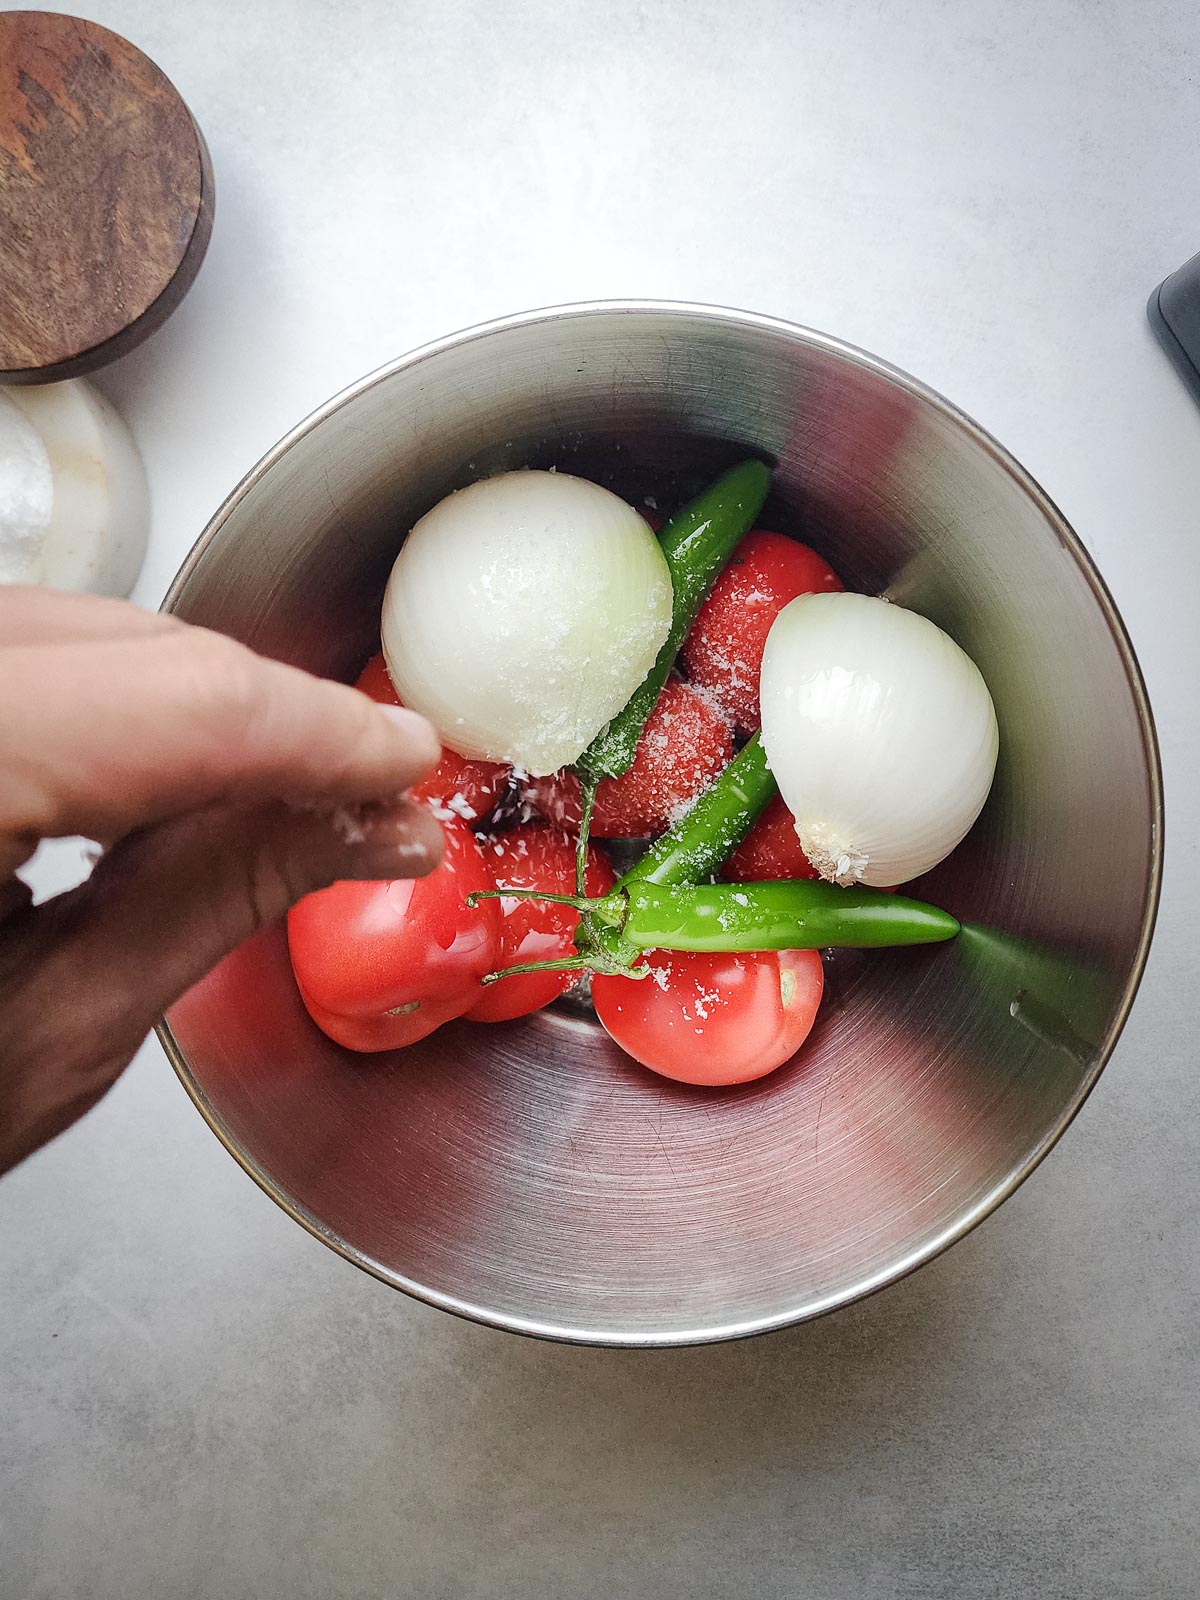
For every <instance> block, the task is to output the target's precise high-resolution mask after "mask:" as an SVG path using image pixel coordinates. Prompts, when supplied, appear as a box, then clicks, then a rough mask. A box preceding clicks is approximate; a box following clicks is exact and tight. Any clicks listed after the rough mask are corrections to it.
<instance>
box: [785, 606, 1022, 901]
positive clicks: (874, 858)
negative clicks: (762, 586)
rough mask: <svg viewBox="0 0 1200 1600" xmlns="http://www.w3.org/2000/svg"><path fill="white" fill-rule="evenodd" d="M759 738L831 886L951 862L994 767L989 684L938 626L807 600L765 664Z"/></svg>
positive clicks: (886, 879)
mask: <svg viewBox="0 0 1200 1600" xmlns="http://www.w3.org/2000/svg"><path fill="white" fill-rule="evenodd" d="M761 703H762V739H763V748H764V750H765V751H766V756H767V761H768V762H769V764H770V767H771V771H772V773H773V774H774V777H775V781H776V782H777V783H778V785H779V791H780V793H781V794H782V796H783V799H784V802H785V804H786V805H787V807H788V809H789V810H790V811H791V813H792V816H793V818H794V819H795V823H796V832H797V834H798V835H799V838H800V843H801V845H802V846H803V849H804V852H805V854H806V855H807V856H808V858H809V860H810V861H811V862H812V864H813V866H814V867H816V869H817V871H818V872H819V873H820V874H821V876H822V877H823V878H827V879H829V880H830V881H832V882H834V883H842V884H850V883H865V884H874V885H876V886H877V887H880V888H883V887H887V886H890V885H892V884H897V883H907V882H908V881H909V879H911V878H916V877H919V876H920V874H921V873H922V872H927V871H928V870H929V869H930V868H931V867H933V866H936V865H937V863H938V862H939V861H941V860H942V859H943V858H944V857H945V856H948V855H949V854H950V852H951V850H953V849H954V847H955V845H956V844H958V842H959V841H960V840H961V839H962V837H963V835H964V834H965V833H966V832H967V830H968V828H970V826H971V824H972V823H973V822H974V821H975V818H976V817H977V816H978V815H979V812H980V810H981V809H982V807H983V803H984V801H985V800H986V799H987V796H988V791H989V789H990V788H991V786H992V777H993V775H994V773H995V769H996V754H997V750H998V746H999V735H998V731H997V726H996V712H995V709H994V707H993V705H992V698H991V695H990V694H989V693H988V689H987V685H986V684H985V683H984V681H983V677H982V675H981V673H980V671H979V669H978V667H977V666H976V665H975V663H974V662H973V661H972V660H971V658H970V657H969V656H968V655H966V654H965V653H964V652H963V651H962V650H961V649H960V648H959V646H958V645H957V644H955V642H954V640H953V639H951V638H950V637H949V636H948V635H947V634H945V633H943V632H942V630H941V629H940V628H939V627H937V626H936V625H935V624H934V623H932V622H930V621H929V620H928V618H926V617H922V616H919V615H918V614H917V613H916V612H915V611H907V610H905V609H904V607H903V606H897V605H892V604H890V603H889V602H888V601H886V600H878V599H872V598H871V597H870V596H868V595H861V594H806V595H801V596H800V597H799V598H798V599H796V600H793V601H792V602H791V604H790V605H787V606H785V607H784V609H783V610H782V611H781V612H780V613H779V615H778V617H776V619H775V622H774V624H773V625H772V627H771V631H770V633H769V634H768V635H767V643H766V649H765V650H764V652H763V663H762V685H761Z"/></svg>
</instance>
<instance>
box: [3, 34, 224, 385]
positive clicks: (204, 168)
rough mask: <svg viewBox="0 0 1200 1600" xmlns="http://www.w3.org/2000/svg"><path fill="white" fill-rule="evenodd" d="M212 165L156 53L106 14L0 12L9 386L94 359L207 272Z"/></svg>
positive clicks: (97, 363) (109, 353) (71, 371)
mask: <svg viewBox="0 0 1200 1600" xmlns="http://www.w3.org/2000/svg"><path fill="white" fill-rule="evenodd" d="M212 216H213V176H212V166H211V163H210V162H209V158H208V150H207V149H206V147H205V144H204V139H203V137H202V135H201V133H200V130H199V128H197V126H196V124H195V123H194V122H193V121H192V117H191V113H190V112H189V111H188V108H187V106H186V105H184V103H183V101H182V100H181V99H180V97H179V95H178V93H177V92H176V90H175V89H174V87H173V86H172V84H171V83H170V82H169V81H168V80H167V78H165V77H164V76H163V74H162V73H161V72H160V71H159V69H158V68H157V67H156V66H155V65H154V63H153V61H150V60H148V59H147V57H146V56H144V55H143V54H142V53H141V51H140V50H136V49H135V48H134V47H133V45H131V44H130V43H129V42H128V40H126V39H122V38H121V37H120V35H119V34H115V33H110V32H109V30H108V29H107V28H101V27H100V26H99V25H98V24H97V23H94V22H84V21H82V20H81V19H80V18H78V17H66V16H61V15H59V14H57V13H54V12H42V11H6V12H0V384H2V383H52V382H56V381H57V380H58V379H60V378H75V377H78V376H79V375H80V374H81V373H85V372H92V371H94V370H95V369H96V368H97V367H101V366H104V365H105V363H106V362H109V361H112V360H115V358H116V357H117V356H120V355H124V354H125V352H126V351H128V350H132V349H133V347H134V346H135V345H137V344H140V343H141V341H142V340H143V339H144V338H146V337H147V335H148V334H151V333H153V332H154V330H155V329H156V328H158V327H160V326H161V325H162V323H164V322H165V321H166V319H167V318H168V317H169V316H170V314H171V312H172V311H174V309H175V307H176V306H177V305H178V304H179V302H180V301H181V300H182V299H183V297H184V295H185V294H186V293H187V291H188V289H189V287H190V286H191V283H192V280H193V279H194V278H195V276H196V273H197V272H198V271H199V270H200V263H201V261H203V259H204V252H205V250H206V249H207V248H208V240H209V235H210V234H211V232H212Z"/></svg>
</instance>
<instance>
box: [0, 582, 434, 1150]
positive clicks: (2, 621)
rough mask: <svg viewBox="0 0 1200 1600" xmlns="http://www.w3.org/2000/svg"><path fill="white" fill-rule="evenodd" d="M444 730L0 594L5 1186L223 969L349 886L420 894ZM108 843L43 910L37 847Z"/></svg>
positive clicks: (269, 668) (0, 1143)
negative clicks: (414, 789) (325, 891)
mask: <svg viewBox="0 0 1200 1600" xmlns="http://www.w3.org/2000/svg"><path fill="white" fill-rule="evenodd" d="M437 758H438V743H437V738H436V735H435V734H434V732H433V729H432V728H431V727H430V725H429V724H428V723H427V722H426V721H425V719H424V718H423V717H419V716H417V715H415V714H414V713H412V712H409V711H402V710H399V709H396V708H392V707H383V706H379V705H376V704H375V703H374V702H373V701H371V700H368V699H367V698H366V696H364V695H361V694H359V693H358V692H357V691H356V690H354V689H350V688H347V687H346V686H345V685H343V684H335V683H328V682H326V681H324V680H322V679H318V678H313V677H310V676H309V675H308V674H307V673H304V672H300V671H298V670H297V669H296V668H294V667H286V666H282V665H281V664H279V663H278V662H274V661H267V660H264V659H263V658H261V657H259V656H256V655H254V654H253V653H252V652H251V651H249V650H247V649H245V648H244V647H243V646H241V645H238V644H235V643H233V641H231V640H229V639H226V638H224V637H223V636H221V635H220V634H215V633H210V632H208V631H207V630H205V629H201V628H193V627H189V626H187V625H186V624H185V623H182V622H179V621H177V620H176V619H175V618H173V617H167V616H162V615H159V614H155V613H152V612H145V611H140V610H138V609H137V608H135V607H134V606H131V605H126V604H125V603H124V602H123V601H117V600H99V599H94V598H90V597H85V596H82V595H69V594H57V593H54V592H52V591H50V590H45V589H32V588H16V587H12V588H6V587H4V586H2V585H0V1172H3V1171H4V1170H5V1169H6V1168H8V1167H10V1166H13V1165H14V1164H15V1163H16V1162H18V1161H20V1160H22V1159H23V1158H24V1157H25V1156H26V1155H28V1154H30V1153H31V1152H32V1151H33V1150H36V1149H37V1148H38V1146H39V1145H42V1144H44V1143H45V1142H46V1141H47V1140H48V1139H50V1138H53V1136H54V1135H55V1134H56V1133H59V1132H61V1131H62V1129H64V1128H66V1127H67V1126H69V1124H70V1123H72V1122H73V1121H74V1120H75V1119H76V1118H77V1117H80V1116H82V1115H83V1113H84V1112H85V1111H87V1110H88V1109H89V1108H90V1107H91V1106H92V1105H94V1104H95V1102H96V1101H97V1100H98V1099H99V1098H100V1096H101V1095H102V1094H103V1093H104V1092H105V1090H106V1089H108V1088H109V1087H110V1086H111V1085H112V1083H113V1082H114V1081H115V1080H116V1078H117V1077H118V1076H119V1074H120V1073H121V1071H122V1069H123V1068H124V1067H125V1066H126V1065H127V1063H128V1062H129V1060H130V1059H131V1057H132V1056H133V1054H134V1052H135V1051H136V1050H137V1048H138V1046H139V1045H140V1043H141V1042H142V1039H143V1038H144V1037H145V1035H146V1033H147V1032H148V1031H149V1029H150V1028H151V1027H152V1025H153V1024H154V1023H155V1022H156V1021H157V1019H158V1018H159V1017H160V1016H161V1015H162V1013H163V1012H164V1011H165V1010H166V1009H167V1007H168V1006H170V1005H171V1004H172V1002H173V1001H175V1000H176V999H177V998H178V997H179V996H180V995H181V994H182V993H183V992H184V991H185V990H186V989H188V988H189V987H190V986H191V985H192V984H193V983H195V982H196V981H197V980H198V979H199V978H200V977H202V976H203V974H204V973H205V972H207V971H208V969H209V968H210V967H212V966H213V965H214V964H215V963H216V962H217V961H219V960H220V958H221V957H222V956H223V955H225V954H226V953H227V952H228V951H230V950H231V949H233V948H234V946H235V945H238V944H240V943H241V942H242V941H243V940H244V939H246V938H248V937H249V936H250V935H251V934H252V933H254V932H255V930H256V929H257V928H259V927H261V926H262V925H263V924H265V923H268V922H272V921H274V920H275V919H276V918H277V917H280V916H282V914H283V913H284V912H285V911H286V910H287V908H288V907H289V906H290V905H291V904H292V903H293V902H294V901H296V900H298V899H300V898H301V897H302V896H303V895H305V894H308V893H309V892H310V891H311V890H313V889H318V888H322V887H324V886H325V885H326V884H329V883H332V882H333V881H334V880H335V879H338V878H399V877H406V878H412V877H421V876H422V875H423V874H425V873H427V872H430V871H432V869H433V868H434V867H435V866H436V865H437V863H438V861H439V860H440V859H441V851H442V838H441V830H440V828H439V827H438V825H437V823H436V821H435V820H434V818H433V817H432V816H431V815H430V813H429V812H428V810H427V809H426V808H425V807H423V806H417V805H414V804H411V803H410V802H408V801H406V800H403V799H401V798H400V795H401V793H402V791H403V790H405V789H407V788H408V786H409V785H410V784H412V783H415V782H416V781H417V780H418V779H419V778H421V777H423V776H424V775H425V773H426V772H428V771H429V770H430V769H431V768H432V767H433V765H434V763H435V762H436V760H437ZM73 834H82V835H84V836H85V837H87V838H90V839H96V840H98V841H100V842H101V844H102V845H103V846H104V854H103V856H102V858H101V860H100V862H99V864H98V865H97V867H96V869H95V871H94V872H93V873H92V876H91V877H90V878H89V880H88V881H87V882H86V883H85V884H83V885H81V886H80V887H79V888H78V889H75V890H72V891H71V892H70V893H68V894H65V895H60V896H59V897H58V898H57V899H53V900H49V901H47V902H45V903H44V904H43V905H40V906H36V907H35V906H33V905H32V904H31V902H30V895H29V891H28V889H27V888H26V887H25V885H24V884H22V883H21V881H20V880H19V879H18V878H16V877H15V876H14V874H15V872H16V869H17V868H18V867H19V866H20V865H21V864H22V863H23V862H24V861H26V860H27V859H28V857H29V856H30V855H32V853H33V851H34V850H35V849H36V848H37V845H38V843H39V841H40V840H41V839H45V838H55V837H62V836H66V835H73Z"/></svg>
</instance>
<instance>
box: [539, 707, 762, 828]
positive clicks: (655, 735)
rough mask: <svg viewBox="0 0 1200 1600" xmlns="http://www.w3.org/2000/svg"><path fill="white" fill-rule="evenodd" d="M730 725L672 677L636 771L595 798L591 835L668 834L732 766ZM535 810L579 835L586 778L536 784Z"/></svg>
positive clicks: (558, 777)
mask: <svg viewBox="0 0 1200 1600" xmlns="http://www.w3.org/2000/svg"><path fill="white" fill-rule="evenodd" d="M732 757H733V741H732V739H731V737H730V732H729V724H728V723H727V722H726V720H725V718H724V717H723V716H722V715H721V713H720V712H719V711H717V710H716V709H715V708H714V707H713V705H712V703H711V701H710V700H709V698H708V696H707V695H705V694H703V693H701V692H700V691H698V690H696V689H694V688H693V687H692V686H691V684H687V683H684V682H683V681H682V679H680V678H668V680H667V682H666V683H665V684H664V685H663V691H662V693H661V694H660V695H659V697H658V703H657V704H656V705H655V707H654V710H653V711H652V712H651V713H650V715H649V716H648V717H647V718H646V726H645V727H644V728H643V729H642V736H641V738H640V739H639V740H638V746H637V754H636V756H635V757H634V761H633V765H632V766H631V767H630V769H629V771H628V772H626V773H625V774H624V776H622V777H620V778H605V779H604V781H603V782H602V783H601V784H600V786H599V788H598V790H597V792H596V809H595V811H593V813H592V832H593V833H595V834H596V836H597V837H598V838H601V839H640V838H642V837H644V836H645V835H646V834H651V833H661V832H662V831H663V829H664V828H665V827H667V825H668V824H669V823H670V822H671V821H672V820H673V819H674V818H675V817H676V816H678V815H679V814H680V812H682V811H685V810H686V809H687V807H688V806H689V805H690V804H691V803H692V801H693V800H694V799H695V798H696V796H697V795H698V794H700V793H701V791H702V790H704V789H707V788H708V786H709V784H710V783H711V782H712V781H713V779H714V778H715V777H716V776H717V775H718V774H719V773H720V772H723V771H724V769H725V768H726V767H727V766H728V765H729V762H730V761H731V759H732ZM527 795H528V798H529V799H530V800H531V802H532V803H533V805H535V806H536V807H537V809H538V810H539V811H540V812H541V813H542V815H543V816H545V817H547V818H549V820H550V821H551V822H553V823H554V824H555V825H556V826H557V827H559V828H563V829H565V830H566V831H568V832H572V831H573V832H575V833H578V831H579V811H580V802H579V779H578V778H577V777H576V776H575V774H574V773H573V772H558V773H555V775H554V776H553V777H552V778H533V779H531V780H530V784H529V787H528V790H527Z"/></svg>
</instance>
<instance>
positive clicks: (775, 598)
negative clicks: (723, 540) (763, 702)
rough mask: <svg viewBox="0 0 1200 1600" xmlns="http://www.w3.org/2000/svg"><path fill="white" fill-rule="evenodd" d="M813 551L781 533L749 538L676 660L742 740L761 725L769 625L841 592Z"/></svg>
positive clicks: (715, 587)
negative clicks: (816, 597) (800, 601)
mask: <svg viewBox="0 0 1200 1600" xmlns="http://www.w3.org/2000/svg"><path fill="white" fill-rule="evenodd" d="M842 587H843V585H842V581H841V579H840V578H839V577H838V575H837V573H836V572H834V570H833V568H832V567H831V566H829V565H828V564H827V563H826V562H824V561H822V559H821V557H820V556H819V555H818V554H817V553H816V551H815V550H810V549H809V548H808V546H807V545H806V544H800V543H799V542H798V541H797V540H795V539H786V538H784V536H783V534H781V533H766V532H764V531H763V530H762V529H761V528H760V529H756V530H755V531H754V532H753V533H748V534H747V535H746V537H745V538H744V539H743V540H742V542H741V544H739V545H738V547H737V550H736V552H735V553H734V557H733V560H732V561H731V562H730V563H729V565H728V566H727V567H726V568H725V571H724V572H723V573H722V574H721V576H720V577H719V578H718V579H717V581H716V583H715V584H714V585H713V589H712V593H711V594H710V595H709V597H708V599H707V600H706V601H705V602H704V604H703V606H701V608H700V614H699V616H698V617H697V618H696V620H695V622H694V623H693V624H692V631H691V632H690V633H689V634H688V636H687V638H686V639H685V640H684V642H683V649H682V651H681V652H680V655H681V658H682V660H683V664H684V666H685V667H686V668H687V672H688V676H689V677H690V678H691V679H692V681H693V682H695V683H698V684H700V685H701V686H702V687H703V688H705V689H708V690H711V692H712V694H713V696H714V697H715V699H716V702H717V704H718V705H719V706H720V707H721V709H722V710H723V711H724V712H725V715H726V716H727V717H728V718H729V719H730V721H731V722H732V723H733V724H734V725H735V726H736V727H737V728H739V729H740V730H741V732H743V733H753V732H754V730H755V729H756V728H757V727H758V725H759V723H760V721H761V720H762V716H761V713H760V711H759V708H758V679H759V674H760V673H761V671H762V658H763V646H764V645H765V644H766V642H767V634H768V633H769V632H770V631H771V624H772V623H773V622H774V621H775V618H776V617H777V616H778V615H779V613H780V612H781V611H782V610H783V608H784V606H785V605H787V603H788V601H789V600H794V599H795V598H796V596H797V595H798V594H817V593H820V592H823V591H825V590H829V589H841V588H842Z"/></svg>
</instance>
